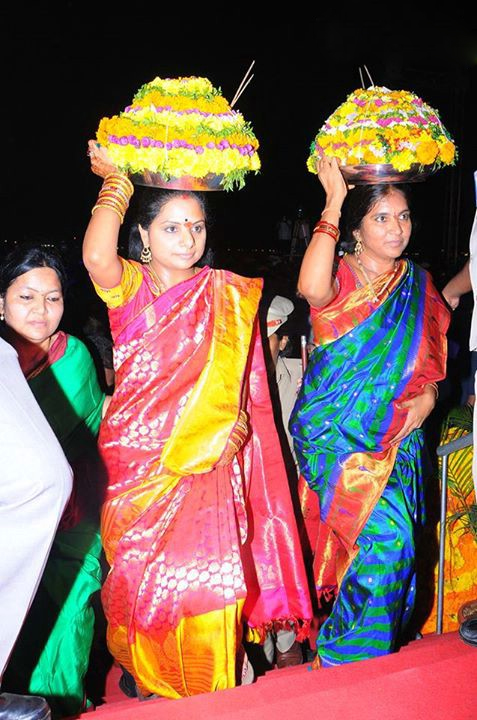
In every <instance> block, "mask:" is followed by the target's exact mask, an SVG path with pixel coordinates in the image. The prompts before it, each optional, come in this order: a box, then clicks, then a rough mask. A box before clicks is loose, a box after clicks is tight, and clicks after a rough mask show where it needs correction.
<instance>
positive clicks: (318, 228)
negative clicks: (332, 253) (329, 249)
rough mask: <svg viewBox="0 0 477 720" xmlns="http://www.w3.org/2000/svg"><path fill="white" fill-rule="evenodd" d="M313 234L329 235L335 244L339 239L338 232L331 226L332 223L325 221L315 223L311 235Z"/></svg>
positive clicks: (334, 226)
mask: <svg viewBox="0 0 477 720" xmlns="http://www.w3.org/2000/svg"><path fill="white" fill-rule="evenodd" d="M315 233H323V234H324V235H329V236H330V237H332V238H333V240H334V241H335V243H337V242H338V240H339V238H340V231H339V230H338V228H337V227H336V225H332V223H329V222H326V220H320V221H319V222H317V223H316V225H315V227H314V228H313V235H314V234H315Z"/></svg>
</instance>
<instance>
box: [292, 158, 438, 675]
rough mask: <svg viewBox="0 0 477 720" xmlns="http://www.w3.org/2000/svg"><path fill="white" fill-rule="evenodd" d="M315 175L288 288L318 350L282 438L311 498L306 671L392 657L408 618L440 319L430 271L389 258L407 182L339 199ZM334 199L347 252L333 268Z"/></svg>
mask: <svg viewBox="0 0 477 720" xmlns="http://www.w3.org/2000/svg"><path fill="white" fill-rule="evenodd" d="M317 170H318V177H319V179H320V181H321V183H322V185H323V187H324V189H325V192H326V205H325V209H324V211H323V213H322V217H321V220H320V221H319V222H318V223H317V225H316V227H315V230H314V233H313V236H312V240H311V242H310V244H309V246H308V249H307V251H306V253H305V256H304V258H303V263H302V267H301V270H300V277H299V283H298V288H299V290H300V292H301V293H302V294H303V295H304V296H305V297H306V299H307V300H308V302H309V303H310V305H311V317H312V325H313V330H314V342H315V344H316V346H317V347H316V349H315V350H314V351H313V353H312V354H311V357H310V360H309V363H308V367H307V370H306V372H305V376H304V379H303V384H302V387H301V389H300V393H299V396H298V399H297V403H296V405H295V408H294V410H293V413H292V416H291V419H290V430H291V433H292V435H293V437H294V442H295V449H296V453H297V457H298V461H299V466H300V470H301V472H302V475H303V476H304V478H305V480H306V482H307V483H308V486H309V487H310V488H311V489H312V490H314V491H315V492H316V493H317V496H318V501H319V510H320V512H319V528H318V531H317V541H316V550H315V559H314V577H315V582H316V589H317V594H318V597H319V599H320V603H321V607H322V608H324V609H326V611H327V612H328V613H329V614H328V617H327V619H326V620H325V621H324V622H323V624H322V626H321V628H320V631H319V634H318V640H317V661H316V662H317V665H321V666H325V667H326V666H330V665H337V664H341V663H346V662H351V661H354V660H361V659H365V658H370V657H374V656H377V655H382V654H386V653H389V652H392V651H393V650H395V649H396V648H397V647H398V642H399V635H400V631H401V630H402V628H403V627H404V625H405V624H406V622H407V620H408V619H409V617H410V614H411V613H412V609H413V602H414V595H415V582H414V547H415V542H414V538H415V534H416V531H417V529H418V528H419V526H420V523H421V522H422V513H423V507H422V468H421V465H422V463H421V448H422V445H423V432H422V430H421V429H420V428H421V426H422V424H423V422H424V421H425V419H426V417H427V416H428V415H429V413H430V412H431V411H432V409H433V407H434V404H435V402H436V395H437V386H436V383H437V382H438V381H439V380H441V379H442V378H443V377H444V374H445V361H446V339H445V333H446V330H447V326H448V321H449V314H448V311H447V309H446V307H445V305H444V303H443V301H442V300H441V298H440V296H439V294H438V293H437V291H436V290H435V289H434V286H433V284H432V281H431V278H430V276H429V275H428V273H427V272H425V271H424V270H422V269H421V268H419V267H418V266H416V265H414V264H413V263H412V262H410V261H409V260H403V259H399V258H400V256H401V254H402V253H403V251H404V250H405V248H406V246H407V244H408V242H409V237H410V234H411V216H410V210H409V205H408V199H407V193H406V189H405V186H400V185H392V184H385V185H379V184H377V185H364V186H360V187H357V188H355V189H354V190H352V191H351V193H350V195H349V196H348V197H346V195H347V186H346V182H345V180H344V178H343V176H342V173H341V171H340V167H339V164H338V162H337V160H336V158H331V159H330V158H328V157H322V158H321V159H319V160H318V161H317ZM345 197H346V204H347V205H348V207H347V210H348V231H349V240H350V241H351V242H352V245H353V248H354V253H351V254H345V255H344V256H343V257H341V258H340V259H339V260H338V261H337V260H336V257H335V244H336V242H337V241H338V238H339V230H338V223H339V218H340V215H341V209H342V205H343V201H344V200H345ZM330 608H331V611H330Z"/></svg>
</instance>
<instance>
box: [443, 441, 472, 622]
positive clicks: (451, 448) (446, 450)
mask: <svg viewBox="0 0 477 720" xmlns="http://www.w3.org/2000/svg"><path fill="white" fill-rule="evenodd" d="M473 443H474V434H473V433H468V435H464V436H463V437H460V438H457V440H452V441H451V442H448V443H446V444H445V445H439V447H438V448H437V456H438V457H441V458H442V472H441V516H440V530H439V566H438V576H437V577H438V579H437V627H436V632H437V634H438V635H442V619H443V615H444V562H445V548H446V525H447V517H446V515H447V470H448V462H449V455H451V454H452V453H454V452H457V451H458V450H463V449H464V448H467V447H470V446H471V445H473Z"/></svg>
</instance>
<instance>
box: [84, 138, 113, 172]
mask: <svg viewBox="0 0 477 720" xmlns="http://www.w3.org/2000/svg"><path fill="white" fill-rule="evenodd" d="M88 156H89V159H90V161H91V170H92V171H93V172H94V174H95V175H99V177H102V178H104V177H106V175H109V173H114V172H119V170H118V168H117V167H116V165H114V163H113V162H112V161H111V159H110V157H109V155H108V153H107V152H106V148H104V147H102V146H101V145H98V143H96V142H95V141H94V140H88Z"/></svg>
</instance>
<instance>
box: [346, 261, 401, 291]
mask: <svg viewBox="0 0 477 720" xmlns="http://www.w3.org/2000/svg"><path fill="white" fill-rule="evenodd" d="M355 258H356V262H357V263H358V266H359V269H360V270H361V272H362V273H363V275H364V277H365V279H366V282H367V284H368V287H369V290H370V292H371V293H372V297H371V300H372V302H379V298H380V297H381V296H382V295H383V294H384V292H385V291H386V290H387V288H388V286H389V285H390V283H391V281H392V280H393V279H394V276H395V275H396V272H397V269H398V264H397V262H396V261H394V265H393V268H392V274H391V275H390V277H389V278H388V280H387V281H386V282H385V284H384V285H383V287H382V288H381V290H380V291H379V292H378V293H377V292H376V291H375V289H374V286H373V281H372V280H371V278H370V277H369V275H368V273H367V270H366V267H365V266H364V265H363V263H362V262H361V260H360V259H359V256H358V255H355ZM381 274H384V273H381ZM378 277H379V275H378Z"/></svg>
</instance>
